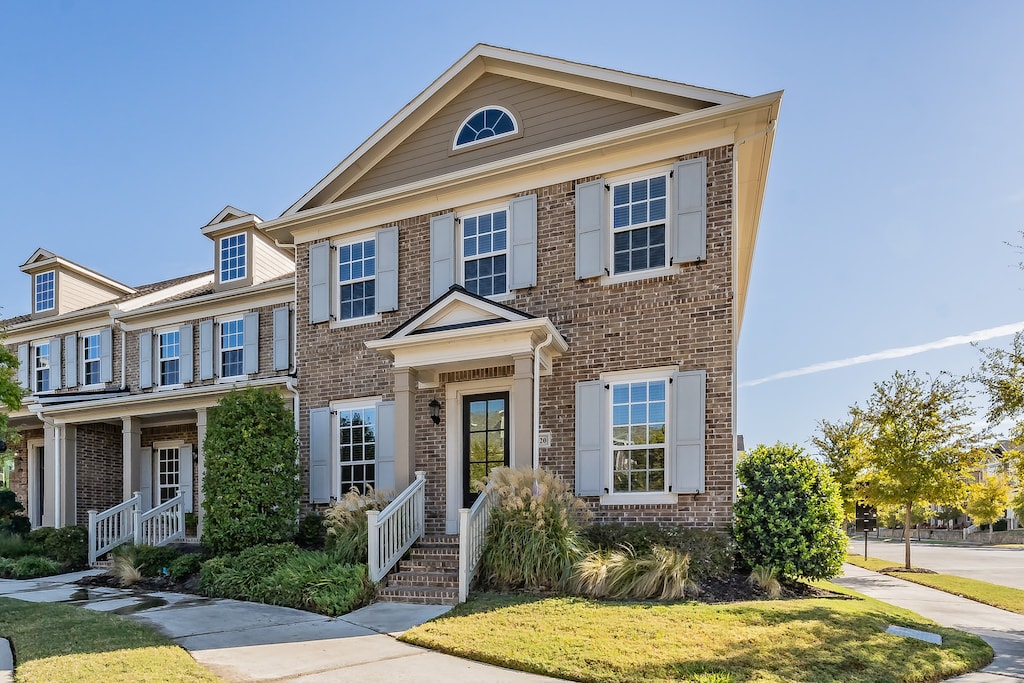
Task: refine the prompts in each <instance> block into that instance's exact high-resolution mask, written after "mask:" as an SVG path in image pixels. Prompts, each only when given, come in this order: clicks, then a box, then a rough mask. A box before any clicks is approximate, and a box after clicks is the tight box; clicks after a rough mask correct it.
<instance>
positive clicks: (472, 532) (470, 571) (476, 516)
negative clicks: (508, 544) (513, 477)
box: [459, 486, 494, 602]
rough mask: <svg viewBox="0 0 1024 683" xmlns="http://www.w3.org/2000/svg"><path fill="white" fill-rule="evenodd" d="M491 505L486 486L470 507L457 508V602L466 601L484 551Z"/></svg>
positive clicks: (488, 490) (488, 488)
mask: <svg viewBox="0 0 1024 683" xmlns="http://www.w3.org/2000/svg"><path fill="white" fill-rule="evenodd" d="M493 506H494V503H493V501H492V500H491V496H490V486H488V487H487V489H486V490H485V491H484V492H483V493H481V494H480V495H479V496H477V497H476V501H474V502H473V506H472V507H470V508H468V509H467V508H462V509H460V510H459V602H466V598H468V597H469V584H470V583H472V581H473V576H474V575H475V574H476V569H477V566H478V565H479V564H480V556H481V555H482V554H483V552H484V541H485V540H487V527H488V526H490V524H491V508H492V507H493Z"/></svg>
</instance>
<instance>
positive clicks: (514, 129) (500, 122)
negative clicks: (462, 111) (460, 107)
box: [452, 105, 519, 150]
mask: <svg viewBox="0 0 1024 683" xmlns="http://www.w3.org/2000/svg"><path fill="white" fill-rule="evenodd" d="M518 132H519V125H518V124H517V123H516V119H515V117H514V116H512V112H510V111H509V110H508V109H505V108H504V107H499V106H496V105H490V106H487V107H482V108H480V109H477V110H476V111H475V112H473V113H472V114H470V115H469V116H467V117H466V120H465V121H463V122H462V125H461V126H460V127H459V133H458V135H456V136H455V144H453V145H452V149H453V150H454V149H460V148H462V147H468V146H470V145H473V144H476V143H478V142H483V141H484V140H490V139H493V138H501V137H506V136H509V135H515V134H516V133H518Z"/></svg>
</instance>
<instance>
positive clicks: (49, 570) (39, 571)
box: [11, 555, 61, 579]
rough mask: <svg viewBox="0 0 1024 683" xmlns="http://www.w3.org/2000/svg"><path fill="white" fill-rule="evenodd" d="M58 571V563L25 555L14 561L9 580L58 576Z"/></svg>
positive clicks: (59, 567) (59, 569) (45, 558)
mask: <svg viewBox="0 0 1024 683" xmlns="http://www.w3.org/2000/svg"><path fill="white" fill-rule="evenodd" d="M60 571H61V564H60V562H54V561H53V560H51V559H49V558H47V557H39V556H38V555H26V556H25V557H19V558H18V559H17V560H15V562H14V569H13V571H12V572H11V578H12V579H35V578H38V577H40V576H52V575H53V574H59V573H60Z"/></svg>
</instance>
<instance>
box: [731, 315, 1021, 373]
mask: <svg viewBox="0 0 1024 683" xmlns="http://www.w3.org/2000/svg"><path fill="white" fill-rule="evenodd" d="M1021 330H1024V321H1021V322H1019V323H1010V324H1009V325H1000V326H999V327H990V328H988V329H987V330H977V331H975V332H970V333H968V334H957V335H954V336H952V337H943V338H942V339H938V340H936V341H933V342H926V343H924V344H917V345H915V346H901V347H899V348H895V349H886V350H884V351H876V352H875V353H866V354H864V355H862V356H853V357H852V358H843V359H842V360H830V361H828V362H826V363H815V364H814V365H807V366H804V367H802V368H797V369H796V370H786V371H784V372H777V373H775V374H774V375H768V376H767V377H762V378H761V379H752V380H750V381H749V382H743V383H742V384H740V386H741V387H753V386H757V385H758V384H764V383H765V382H774V381H775V380H777V379H787V378H789V377H800V376H801V375H813V374H815V373H818V372H825V371H826V370H837V369H839V368H848V367H850V366H851V365H860V364H861V363H871V362H874V361H876V360H889V359H891V358H903V357H904V356H914V355H916V354H919V353H924V352H925V351H935V350H936V349H945V348H948V347H950V346H962V345H963V344H970V343H971V342H979V341H987V340H989V339H995V338H997V337H1007V336H1009V335H1011V334H1015V333H1017V332H1020V331H1021Z"/></svg>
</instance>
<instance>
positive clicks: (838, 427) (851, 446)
mask: <svg viewBox="0 0 1024 683" xmlns="http://www.w3.org/2000/svg"><path fill="white" fill-rule="evenodd" d="M866 436H867V434H866V432H865V430H864V423H863V422H862V421H861V420H860V419H859V418H857V417H855V416H852V415H851V416H850V417H849V418H848V419H846V420H837V421H836V422H829V421H828V420H821V421H820V422H819V423H818V433H817V434H815V435H814V436H812V437H811V443H813V444H814V446H815V447H816V448H817V449H818V457H819V459H820V460H821V461H822V462H823V463H824V464H825V467H827V468H828V471H829V474H831V475H832V480H833V481H835V482H836V483H837V484H838V485H839V495H840V497H841V498H842V500H843V517H844V520H845V521H846V522H847V523H848V522H850V521H851V520H853V517H854V513H855V512H856V506H857V475H858V474H859V472H860V470H861V466H862V462H863V450H864V439H865V437H866Z"/></svg>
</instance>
